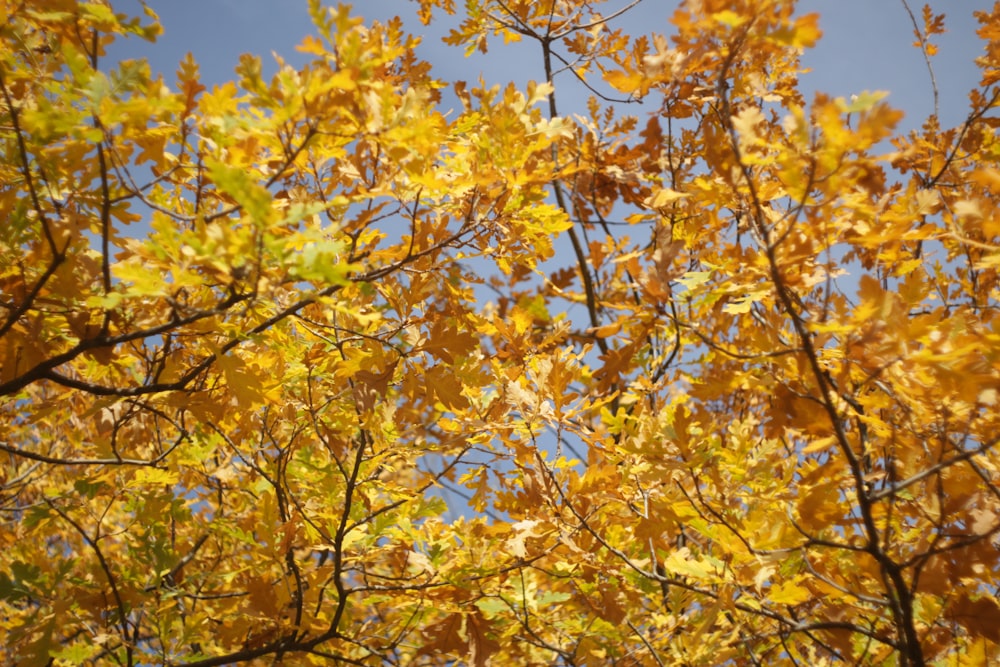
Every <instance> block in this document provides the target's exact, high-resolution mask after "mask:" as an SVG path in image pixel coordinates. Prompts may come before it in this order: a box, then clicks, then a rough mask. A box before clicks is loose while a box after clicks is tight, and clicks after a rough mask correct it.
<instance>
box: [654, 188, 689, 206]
mask: <svg viewBox="0 0 1000 667" xmlns="http://www.w3.org/2000/svg"><path fill="white" fill-rule="evenodd" d="M687 196H688V195H686V194H685V193H683V192H677V191H676V190H671V189H670V188H663V189H662V190H657V191H656V193H655V194H653V195H651V196H650V197H648V198H647V199H646V201H644V202H643V204H645V205H646V206H648V207H649V208H665V207H666V206H668V205H670V204H672V203H673V202H675V201H677V200H678V199H683V198H684V197H687Z"/></svg>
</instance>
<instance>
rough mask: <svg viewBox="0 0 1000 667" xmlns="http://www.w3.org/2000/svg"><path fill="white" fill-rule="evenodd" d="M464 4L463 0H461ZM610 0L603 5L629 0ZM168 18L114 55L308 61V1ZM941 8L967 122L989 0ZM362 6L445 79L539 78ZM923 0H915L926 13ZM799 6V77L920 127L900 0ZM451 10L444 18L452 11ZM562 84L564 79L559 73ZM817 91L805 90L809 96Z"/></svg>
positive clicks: (161, 61)
mask: <svg viewBox="0 0 1000 667" xmlns="http://www.w3.org/2000/svg"><path fill="white" fill-rule="evenodd" d="M456 4H458V5H459V6H461V5H462V3H461V2H458V3H456ZM626 4H627V2H625V1H624V0H610V1H609V2H608V3H607V5H606V7H607V9H605V13H606V14H608V13H611V11H612V9H613V8H617V7H621V6H624V5H626ZM677 4H678V2H677V1H674V0H645V2H643V3H641V4H640V5H639V6H638V7H637V8H635V9H633V10H632V11H630V12H629V13H628V14H626V15H624V16H623V17H621V18H620V19H619V25H621V26H622V27H623V28H624V29H625V30H626V31H628V32H631V33H633V34H639V33H641V32H643V31H645V32H665V33H668V34H669V31H670V27H671V26H670V25H669V24H668V23H667V19H668V17H669V16H670V14H671V13H672V12H673V10H674V8H675V7H676V6H677ZM148 5H149V6H150V7H151V8H152V9H153V10H154V11H156V12H157V13H158V14H159V15H160V18H161V20H162V22H163V25H164V31H165V32H164V34H163V35H162V36H161V37H160V40H159V41H158V42H157V43H156V44H153V45H151V44H148V43H146V42H142V41H140V40H137V39H132V40H128V41H127V42H124V43H121V44H119V45H118V46H117V47H116V48H115V49H114V50H113V51H112V52H111V54H110V55H111V57H112V58H113V59H115V58H135V57H146V58H148V59H149V61H150V63H151V64H152V67H153V70H154V71H162V72H163V73H164V74H165V79H166V80H167V82H170V81H172V79H173V72H174V71H175V69H176V66H177V63H178V62H179V61H180V59H181V58H183V56H184V54H185V53H187V52H188V51H190V52H192V53H193V54H194V56H195V59H196V60H197V61H198V63H199V64H200V65H201V68H202V75H203V77H204V81H205V82H206V83H208V84H212V83H221V82H223V81H226V80H229V79H231V78H232V77H233V68H234V67H235V65H236V63H237V61H238V58H239V55H240V54H241V53H246V52H251V53H257V54H259V55H261V56H262V58H263V60H264V63H265V65H269V64H272V63H273V59H272V58H271V56H270V54H271V52H272V51H273V52H276V53H278V54H280V55H282V56H283V57H284V58H286V59H287V60H288V61H289V62H292V63H297V62H301V61H302V56H301V54H298V53H297V52H296V51H295V49H294V47H295V45H296V44H297V43H298V42H299V41H300V40H301V39H302V38H303V37H304V36H305V35H307V34H310V33H311V32H312V24H311V22H310V20H309V16H308V13H307V11H306V0H148ZM930 5H931V8H932V10H934V12H935V13H941V12H944V13H946V14H947V17H948V18H947V23H946V25H947V26H948V29H949V31H948V33H946V34H945V35H943V36H938V37H937V38H935V40H934V41H935V42H936V43H938V45H939V46H940V53H939V55H938V56H936V57H935V58H934V61H933V64H934V67H935V71H936V75H937V82H938V87H939V90H940V96H941V115H942V121H943V124H944V125H945V126H949V125H956V124H958V123H960V122H961V121H962V120H963V119H964V117H965V114H966V101H967V93H968V90H969V89H970V87H972V86H973V85H975V83H976V81H977V80H978V71H977V69H976V67H975V65H974V62H973V59H974V58H975V57H976V56H978V55H979V54H980V53H981V52H982V42H981V41H980V40H979V39H978V38H977V37H975V34H974V32H973V31H974V29H975V27H976V25H977V23H976V21H975V20H974V19H973V18H972V12H973V10H977V9H979V10H983V9H986V8H988V7H989V6H990V5H991V0H933V1H931V2H930ZM114 6H115V8H116V10H119V11H128V12H132V13H138V11H139V9H138V8H139V5H138V2H136V1H135V0H116V1H115V2H114ZM353 6H354V11H355V13H356V14H358V15H360V16H363V17H365V18H366V19H385V18H387V17H390V16H394V15H399V16H400V17H402V18H403V20H404V21H405V23H406V25H407V27H408V28H409V30H410V31H411V32H413V33H415V34H420V35H423V36H424V42H423V44H422V45H421V47H420V55H421V57H423V58H424V59H425V60H428V61H430V62H431V63H432V65H433V66H434V74H435V76H437V77H438V78H440V79H444V80H448V81H452V80H456V79H464V80H467V81H475V80H476V79H477V78H478V76H479V75H480V73H482V74H483V76H484V77H485V78H486V80H487V82H489V83H506V82H507V81H514V82H515V83H517V84H518V85H523V84H524V83H525V82H526V81H527V80H529V79H536V80H541V79H542V78H543V76H542V73H541V71H540V63H539V59H538V58H537V57H536V56H537V55H538V54H537V53H535V51H534V49H532V48H530V45H527V46H517V45H515V46H514V47H513V48H511V47H502V45H501V44H500V43H499V42H498V43H497V44H496V45H495V46H496V48H495V49H493V50H491V51H490V53H488V54H487V55H485V56H480V55H478V54H477V55H474V56H473V57H471V58H468V59H465V58H463V57H462V52H461V50H460V49H456V48H453V47H448V46H446V45H444V44H442V43H441V42H440V36H441V35H442V34H443V33H444V32H445V31H446V30H445V25H444V21H442V24H441V25H432V26H431V28H430V29H427V28H424V27H423V26H421V25H420V24H419V22H418V21H417V20H416V16H415V12H416V3H415V2H411V1H410V0H367V1H362V2H355V3H353ZM922 6H923V2H921V0H910V8H911V9H912V10H913V12H914V13H915V14H916V15H917V17H918V18H919V15H920V10H921V7H922ZM799 7H800V12H802V13H805V12H813V11H818V12H819V13H820V15H821V21H820V26H821V28H822V29H823V32H824V37H823V40H822V41H821V43H820V45H819V46H818V47H817V48H815V49H812V50H810V51H808V52H807V53H806V56H805V59H804V62H805V64H806V65H807V66H808V67H811V68H812V70H813V71H812V72H811V73H810V74H808V75H806V76H805V77H803V79H802V84H803V88H804V89H805V90H806V91H807V92H809V91H815V90H821V91H824V92H827V93H831V94H833V95H834V96H849V95H851V94H853V93H858V92H861V91H863V90H888V91H890V93H891V96H890V102H891V103H892V104H893V105H894V106H896V107H897V108H901V109H903V110H904V111H906V112H907V116H906V120H905V121H904V123H905V125H906V126H907V127H917V126H919V125H920V123H921V122H922V121H923V119H924V118H925V117H926V116H927V114H928V113H930V112H931V110H932V108H933V101H932V99H933V98H932V95H931V87H930V79H929V76H928V73H927V68H926V65H925V64H924V61H923V57H922V56H921V54H920V52H919V50H918V49H916V48H913V47H912V46H911V43H912V42H913V39H914V38H913V34H912V24H911V22H910V18H909V16H908V15H907V13H906V10H905V8H904V6H903V3H902V2H901V0H801V2H800V5H799ZM445 18H446V17H445ZM557 83H559V82H558V81H557ZM809 96H810V95H807V98H808V97H809ZM583 100H584V96H583V95H578V96H570V97H567V96H565V95H564V96H563V98H562V100H561V101H560V102H561V108H560V113H564V114H565V113H571V112H573V111H576V110H577V109H574V108H573V107H575V106H576V103H579V104H582V102H583Z"/></svg>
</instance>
